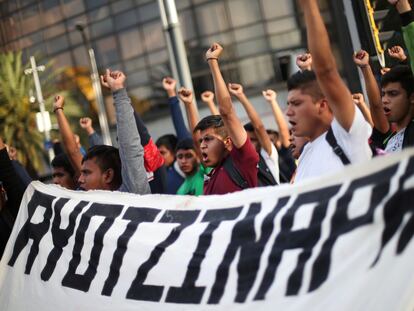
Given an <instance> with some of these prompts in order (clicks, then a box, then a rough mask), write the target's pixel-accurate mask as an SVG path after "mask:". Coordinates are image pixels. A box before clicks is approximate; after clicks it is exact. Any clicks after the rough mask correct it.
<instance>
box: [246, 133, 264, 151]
mask: <svg viewBox="0 0 414 311" xmlns="http://www.w3.org/2000/svg"><path fill="white" fill-rule="evenodd" d="M246 133H247V135H249V138H250V141H251V142H252V144H253V146H254V148H255V149H256V152H257V153H259V152H260V148H261V147H262V146H261V145H260V142H259V140H258V139H257V136H256V133H255V132H248V131H246Z"/></svg>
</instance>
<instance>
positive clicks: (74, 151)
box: [53, 95, 83, 176]
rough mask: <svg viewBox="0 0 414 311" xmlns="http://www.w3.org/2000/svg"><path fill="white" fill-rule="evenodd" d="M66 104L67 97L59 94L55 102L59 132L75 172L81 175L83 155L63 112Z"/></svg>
mask: <svg viewBox="0 0 414 311" xmlns="http://www.w3.org/2000/svg"><path fill="white" fill-rule="evenodd" d="M64 105H65V99H64V98H63V96H60V95H57V96H56V97H55V101H54V103H53V112H54V113H55V115H56V119H57V121H58V125H59V132H60V135H61V137H62V142H63V146H64V148H65V151H66V154H67V156H68V157H69V160H70V162H71V164H72V167H73V169H74V170H75V174H76V175H77V176H79V175H80V170H81V165H82V159H83V156H82V153H81V152H80V150H79V148H78V146H77V144H76V141H75V136H74V134H73V132H72V129H71V128H70V125H69V122H68V119H66V116H65V113H64V112H63V108H64Z"/></svg>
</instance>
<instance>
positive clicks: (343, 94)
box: [299, 0, 355, 131]
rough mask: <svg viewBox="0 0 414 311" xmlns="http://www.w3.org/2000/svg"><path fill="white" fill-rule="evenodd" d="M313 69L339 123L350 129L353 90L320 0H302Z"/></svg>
mask: <svg viewBox="0 0 414 311" xmlns="http://www.w3.org/2000/svg"><path fill="white" fill-rule="evenodd" d="M299 2H300V5H301V7H302V9H303V12H304V15H305V22H306V29H307V37H308V46H309V52H310V54H311V55H312V63H313V70H314V72H315V74H316V77H317V79H318V82H319V85H320V87H321V89H322V92H323V94H324V95H325V96H326V98H327V100H328V103H329V106H330V108H331V109H332V111H333V114H334V116H335V118H336V120H337V121H338V122H339V124H340V125H341V126H342V127H343V128H344V129H345V130H346V131H349V130H350V128H351V126H352V123H353V120H354V116H355V105H354V104H353V103H352V95H351V92H350V91H349V90H348V88H347V87H346V85H345V83H344V82H343V81H342V78H341V76H340V75H339V72H338V69H337V66H336V63H335V59H334V56H333V53H332V49H331V45H330V42H329V37H328V32H327V30H326V27H325V24H324V22H323V19H322V16H321V13H320V10H319V7H318V2H317V0H300V1H299Z"/></svg>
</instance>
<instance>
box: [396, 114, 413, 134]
mask: <svg viewBox="0 0 414 311" xmlns="http://www.w3.org/2000/svg"><path fill="white" fill-rule="evenodd" d="M412 120H413V117H412V113H411V111H410V112H409V113H407V116H406V117H405V118H404V119H402V120H401V121H400V122H395V130H396V131H397V132H399V131H401V130H402V129H405V128H406V127H407V126H408V124H410V122H411V121H412Z"/></svg>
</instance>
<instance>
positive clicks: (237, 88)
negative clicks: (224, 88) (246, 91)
mask: <svg viewBox="0 0 414 311" xmlns="http://www.w3.org/2000/svg"><path fill="white" fill-rule="evenodd" d="M228 89H229V92H230V93H231V94H232V95H234V96H236V97H237V96H241V95H243V86H241V84H237V83H229V84H228Z"/></svg>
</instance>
